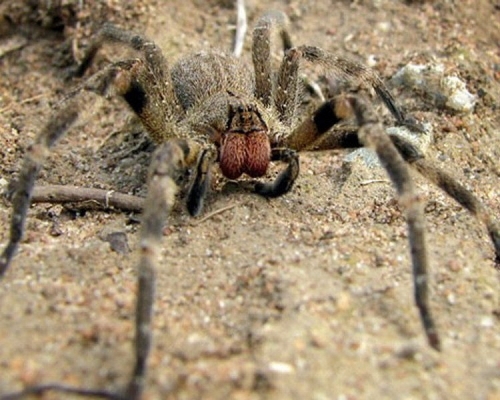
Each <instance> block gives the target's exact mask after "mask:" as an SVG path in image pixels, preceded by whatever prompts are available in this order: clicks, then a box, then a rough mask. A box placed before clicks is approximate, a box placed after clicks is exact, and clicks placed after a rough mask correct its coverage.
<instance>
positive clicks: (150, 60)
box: [0, 12, 500, 399]
mask: <svg viewBox="0 0 500 400" xmlns="http://www.w3.org/2000/svg"><path fill="white" fill-rule="evenodd" d="M286 21H287V19H286V17H285V15H284V14H282V13H279V12H272V13H267V14H265V15H264V16H263V17H262V18H261V19H260V20H259V21H258V23H257V25H256V27H255V29H254V31H253V47H252V55H253V68H254V71H253V74H252V72H251V71H250V69H249V68H248V67H247V66H246V65H244V64H243V63H242V62H241V61H240V60H239V59H236V58H234V57H233V56H231V55H228V54H225V53H221V52H214V51H205V52H200V53H196V54H193V55H189V56H187V57H184V58H182V59H181V60H180V61H179V62H178V63H176V64H175V65H173V66H172V67H170V66H169V64H168V62H167V60H166V59H165V58H164V57H163V55H162V53H161V51H160V49H159V48H158V47H157V45H156V44H155V43H153V42H151V41H149V40H147V39H146V38H144V37H142V36H140V35H136V34H133V33H131V32H128V31H126V30H123V29H120V28H117V27H115V26H110V25H106V26H104V27H103V28H102V30H101V31H100V32H99V34H98V36H97V38H96V40H95V41H94V43H93V45H92V46H91V47H90V49H89V51H88V53H87V54H86V56H85V57H84V60H83V62H82V63H81V65H80V66H79V67H78V69H77V71H76V74H77V75H79V76H82V75H83V74H84V73H85V71H86V70H87V69H88V67H89V66H90V64H91V63H92V61H93V59H94V57H95V55H96V53H97V51H98V50H99V48H100V47H101V46H102V45H103V44H104V43H107V42H117V43H121V44H124V45H126V46H129V47H130V48H132V49H133V50H135V51H136V52H137V53H138V54H139V55H140V56H141V57H140V58H134V59H128V60H125V61H119V62H115V63H112V64H111V65H109V66H107V67H106V68H105V69H103V70H102V71H100V72H98V73H96V74H95V75H93V76H92V77H90V78H89V79H87V80H86V81H85V82H84V83H83V84H82V85H81V86H80V87H79V88H78V89H76V90H74V91H73V92H72V93H71V94H70V95H69V96H68V97H67V99H65V101H64V102H63V103H62V105H61V107H60V109H59V110H58V111H57V112H56V113H55V115H54V116H53V117H52V118H51V119H50V121H49V123H48V124H47V125H46V126H45V127H44V128H43V129H42V131H41V133H40V134H39V135H38V137H37V139H36V140H35V143H34V144H33V145H32V146H31V147H30V148H29V149H28V153H27V155H26V158H25V161H24V164H23V167H22V169H21V171H20V174H19V176H18V178H17V181H16V184H15V193H14V195H13V208H14V209H13V214H12V221H11V230H10V240H9V243H8V244H7V246H6V248H5V250H4V251H3V254H2V256H1V258H0V276H1V275H3V274H4V273H5V271H6V270H7V268H8V266H9V265H10V263H11V261H12V258H13V256H14V254H15V252H16V249H17V247H18V245H19V242H20V240H21V238H22V236H23V230H24V226H25V222H26V214H27V210H28V208H29V205H30V199H31V196H32V192H33V187H34V182H35V179H36V176H37V173H38V171H39V170H40V168H41V167H42V165H43V163H44V160H45V158H46V157H47V155H48V153H49V151H50V148H51V147H52V146H53V145H54V144H55V142H56V141H57V140H58V139H59V138H60V137H61V136H62V135H64V134H65V133H66V132H67V131H68V130H69V129H70V128H71V126H72V125H73V124H74V123H75V121H76V120H77V118H78V116H79V109H80V107H79V102H78V99H79V96H78V95H79V94H80V93H82V91H91V92H95V93H97V94H99V95H102V96H108V95H111V94H116V95H119V96H121V97H123V98H124V99H125V101H126V102H127V103H128V104H129V106H130V107H131V109H132V110H133V111H134V112H135V113H136V114H137V116H138V117H139V118H140V120H141V121H142V123H143V125H144V127H145V129H146V130H147V132H148V133H149V134H150V136H151V137H152V139H153V140H154V141H155V142H157V143H158V148H157V150H156V151H155V152H154V154H153V156H152V161H151V166H150V170H149V177H148V194H147V198H146V200H145V205H144V210H143V214H142V230H141V241H140V261H139V278H138V298H137V308H136V325H135V329H136V336H135V368H134V370H133V372H132V377H131V379H130V381H129V384H128V386H127V388H125V390H124V391H123V393H113V392H108V391H105V390H103V391H101V390H91V389H79V388H73V387H67V386H62V385H46V386H43V385H42V386H35V387H31V388H28V389H26V390H25V391H23V392H21V393H19V394H17V395H14V397H10V398H16V397H15V396H17V397H22V396H23V395H26V394H30V393H31V394H32V393H40V392H43V391H45V390H60V391H65V392H71V393H75V394H84V395H90V396H96V397H104V398H112V399H137V398H140V396H141V393H142V389H143V384H144V379H145V374H146V364H147V359H148V353H149V349H150V345H151V318H152V309H153V302H154V287H155V270H156V268H155V264H156V253H157V252H158V250H159V247H160V245H161V239H162V229H163V226H164V223H165V220H166V218H167V216H168V214H169V212H170V209H171V208H172V205H173V203H174V201H175V194H176V192H177V190H178V185H179V184H180V181H181V178H183V177H185V176H186V171H187V170H190V171H191V172H192V181H191V183H190V188H189V191H188V194H187V208H188V210H189V212H190V214H192V215H198V214H199V213H200V212H201V211H202V207H203V201H204V199H205V196H206V193H207V190H208V187H209V181H210V175H211V169H212V165H213V164H214V163H218V164H219V166H220V169H221V171H222V174H223V175H224V176H225V177H227V178H229V179H237V178H239V177H240V176H242V175H244V174H246V175H248V176H250V177H251V178H260V177H262V176H264V175H265V174H266V171H267V169H268V166H269V164H270V163H271V162H274V161H281V162H283V163H284V164H285V165H286V167H285V168H284V169H283V171H282V172H281V173H280V174H279V175H278V176H277V177H276V178H275V179H274V181H272V182H262V181H258V180H256V181H250V189H251V190H252V191H254V192H255V193H258V194H260V195H262V196H266V197H277V196H282V195H284V194H286V193H287V192H288V191H290V190H291V188H292V186H293V184H294V182H295V181H296V179H297V177H298V175H299V156H298V152H299V151H301V150H326V149H339V148H356V147H361V146H368V147H371V148H373V149H374V150H375V151H376V153H377V155H378V157H379V159H380V161H381V163H382V165H383V166H384V168H385V169H386V170H387V173H388V174H389V176H390V178H391V180H392V182H393V184H394V186H395V187H396V190H397V192H398V195H399V198H400V204H401V206H402V207H403V208H404V209H405V212H406V219H407V224H408V231H409V242H410V248H411V256H412V266H413V279H414V286H415V301H416V305H417V307H418V310H419V312H420V317H421V320H422V324H423V326H424V330H425V333H426V335H427V339H428V342H429V344H430V346H432V347H433V348H435V349H436V350H439V349H440V340H439V336H438V333H437V330H436V327H435V324H434V321H433V318H432V316H431V312H430V310H429V306H428V293H427V286H428V285H427V280H428V276H427V270H428V259H427V251H426V244H425V232H424V221H423V219H424V218H423V208H422V205H421V201H420V200H419V197H418V196H417V194H416V193H415V188H414V184H413V183H412V180H411V179H410V173H409V168H408V165H411V166H413V167H414V168H415V169H416V170H417V171H418V172H420V173H421V174H422V175H424V176H425V177H427V178H428V179H429V180H431V181H432V182H434V183H435V184H436V185H438V186H439V187H440V188H442V189H443V190H444V191H445V192H446V193H448V194H449V195H450V196H451V197H453V198H454V199H455V200H456V201H457V202H458V203H460V204H461V205H462V206H464V207H465V208H466V209H468V210H469V211H470V212H471V213H472V214H473V215H475V216H476V217H477V218H478V219H479V220H480V221H482V222H483V223H484V224H485V225H486V228H487V230H488V233H489V235H490V237H491V239H492V241H493V245H494V247H495V252H496V257H497V260H500V228H499V225H498V224H497V222H495V220H494V219H493V218H492V217H491V215H490V213H489V212H488V210H487V209H486V207H485V206H483V205H482V203H481V202H480V201H479V200H478V199H477V198H476V197H475V196H474V195H473V194H472V193H470V192H469V191H468V190H466V189H465V188H464V187H463V186H461V185H460V184H459V183H458V182H456V181H455V180H454V179H453V178H452V177H451V176H449V175H447V174H446V173H444V172H442V171H441V170H440V169H438V168H437V167H436V166H434V165H433V163H432V162H431V161H429V160H426V159H425V158H424V156H423V154H422V153H421V152H420V151H419V150H418V149H417V148H416V147H415V146H414V145H412V144H410V143H409V142H408V141H406V140H404V139H402V138H400V137H397V136H388V135H387V134H386V133H385V132H384V130H383V128H382V125H381V123H380V122H379V121H378V118H377V116H376V115H375V114H374V112H373V111H372V109H371V107H369V105H368V104H367V102H366V101H365V100H363V99H362V98H361V97H360V96H358V95H352V94H350V95H341V96H337V97H335V98H333V99H330V100H328V101H325V102H324V103H323V104H322V105H321V106H320V107H319V108H317V110H316V111H315V112H314V113H313V114H312V115H310V116H306V117H305V118H299V116H298V115H297V114H298V108H299V100H300V95H299V92H300V90H299V89H300V79H299V69H300V65H301V63H302V62H304V61H307V62H310V63H317V64H321V65H323V66H324V67H325V68H326V70H327V71H328V72H334V73H336V74H338V75H341V76H343V77H345V78H349V79H355V80H360V81H363V82H364V83H366V84H369V85H370V86H371V87H373V89H374V90H375V92H376V93H377V94H378V96H379V97H380V99H381V100H382V101H383V102H384V104H385V105H386V106H387V108H388V109H389V110H390V112H391V113H392V115H393V116H394V118H395V119H396V122H397V123H398V124H405V125H410V126H413V127H415V126H416V124H414V123H412V122H411V119H410V118H407V117H406V115H405V114H404V113H403V112H402V111H401V109H400V108H399V107H398V106H397V105H396V103H395V100H394V99H393V97H392V96H391V94H390V93H389V91H388V90H387V88H386V86H385V85H384V83H383V82H382V81H381V79H380V78H379V77H378V76H377V75H376V73H375V72H374V71H372V70H371V69H369V68H367V67H364V66H362V65H360V64H358V63H356V62H352V61H349V60H347V59H345V58H342V57H339V56H336V55H333V54H330V53H327V52H325V51H323V50H322V49H320V48H317V47H312V46H299V47H293V46H292V43H291V40H290V36H289V34H288V32H287V30H286ZM274 30H277V31H278V32H279V34H280V35H281V38H282V41H283V45H284V48H285V55H284V57H283V60H282V61H281V65H280V67H279V70H278V71H277V72H273V71H272V69H271V61H270V47H271V33H272V31H274ZM352 115H354V116H355V119H356V121H357V125H358V128H357V129H355V130H347V131H346V130H344V131H340V130H332V129H331V128H332V127H333V126H334V125H336V124H337V123H338V122H340V121H341V120H344V119H345V118H349V117H351V116H352ZM246 186H249V185H248V182H247V185H246Z"/></svg>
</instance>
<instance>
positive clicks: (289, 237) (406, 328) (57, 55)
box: [0, 0, 500, 400]
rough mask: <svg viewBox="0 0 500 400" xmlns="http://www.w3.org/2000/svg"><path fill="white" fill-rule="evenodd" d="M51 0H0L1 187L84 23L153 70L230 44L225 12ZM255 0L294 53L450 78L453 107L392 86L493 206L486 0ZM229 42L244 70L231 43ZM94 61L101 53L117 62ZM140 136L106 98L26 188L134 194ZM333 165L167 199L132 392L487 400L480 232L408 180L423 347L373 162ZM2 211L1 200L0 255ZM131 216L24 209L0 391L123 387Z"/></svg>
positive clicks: (492, 330)
mask: <svg viewBox="0 0 500 400" xmlns="http://www.w3.org/2000/svg"><path fill="white" fill-rule="evenodd" d="M21 3H22V2H19V4H21ZM49 3H50V2H49ZM66 3H68V4H69V6H66V8H63V9H57V10H55V11H54V9H49V10H44V9H38V11H37V12H36V13H35V11H33V10H32V11H31V14H29V13H28V14H27V13H26V10H24V9H22V7H21V6H20V8H17V9H12V8H10V9H9V8H8V7H7V6H6V5H5V4H4V5H3V6H4V8H3V9H2V8H1V7H0V11H2V12H3V15H2V19H1V20H0V34H2V32H7V33H9V32H10V30H9V26H8V25H9V23H8V18H7V19H6V18H5V16H6V15H8V16H9V17H10V18H11V19H14V20H16V18H17V22H20V23H22V24H23V32H24V33H23V34H22V35H20V34H16V33H14V34H7V35H5V36H3V37H2V38H1V39H0V48H1V49H8V51H5V52H4V51H3V50H2V56H1V58H0V133H1V134H0V147H1V148H2V151H1V152H0V154H1V162H0V173H1V176H0V182H1V184H2V186H3V188H4V189H5V187H6V184H7V182H8V181H9V180H10V178H11V175H12V174H13V173H15V172H16V171H18V169H19V167H20V160H21V159H22V154H23V152H24V149H25V148H26V146H27V145H28V144H29V143H30V142H31V141H32V140H33V138H34V136H35V135H36V134H37V132H38V131H39V129H40V127H41V126H42V125H43V123H44V121H46V120H47V118H48V116H49V115H50V113H51V107H52V106H53V105H54V104H55V102H57V101H58V100H60V99H61V98H62V96H63V95H64V93H65V92H67V91H68V90H69V88H71V87H72V85H74V84H75V82H67V81H65V80H64V79H63V75H64V71H65V68H66V67H67V66H68V65H71V62H72V56H71V54H72V53H73V54H74V56H76V58H78V57H81V54H82V51H83V50H82V49H83V48H84V47H85V46H86V45H87V44H88V38H89V36H90V33H91V32H92V30H94V29H96V27H97V25H98V24H99V23H101V22H102V20H103V19H110V20H112V21H114V22H116V23H119V24H122V25H124V26H128V27H131V28H133V29H136V30H138V31H143V32H145V33H146V34H147V35H149V36H150V37H152V38H154V39H155V40H156V41H157V42H158V43H159V44H161V46H162V48H163V49H164V51H165V54H166V56H167V57H168V58H169V59H171V60H176V59H178V58H179V57H180V56H181V55H182V54H184V53H186V52H189V51H194V50H199V49H202V48H205V47H222V48H224V49H229V48H230V47H231V40H232V36H233V30H232V29H231V27H234V23H235V10H234V9H233V7H232V2H231V1H215V0H213V1H208V2H204V1H199V0H184V1H182V2H180V1H179V2H177V1H170V2H169V1H164V2H162V1H156V2H152V1H146V0H142V1H140V2H137V5H136V6H135V7H125V6H123V5H122V4H121V3H120V2H117V1H115V2H109V1H108V2H104V1H103V2H96V4H99V5H101V6H102V7H101V8H99V7H97V6H96V7H97V8H96V9H97V10H98V12H97V11H95V12H91V11H89V6H88V5H84V8H83V9H81V10H80V11H79V13H77V14H75V13H74V10H75V9H76V8H75V7H77V6H76V4H77V3H78V2H76V1H75V2H71V1H70V2H66ZM84 3H85V2H84ZM265 3H266V2H264V1H261V0H248V1H247V8H248V10H247V11H248V17H249V25H250V26H252V25H253V24H254V23H255V21H256V19H257V18H258V16H259V15H261V14H262V13H263V12H264V11H265V10H266V9H267V8H276V9H280V10H283V11H285V12H287V14H288V15H289V16H290V18H291V32H292V35H293V38H294V39H295V42H296V43H300V44H302V43H307V44H314V45H318V46H321V47H323V48H324V49H326V50H329V51H332V52H338V53H340V54H343V55H347V56H349V57H351V58H354V59H356V60H359V61H362V62H364V63H370V64H371V65H373V66H374V68H375V69H376V70H377V71H378V72H379V73H380V74H381V76H382V77H383V78H384V80H386V81H387V82H388V84H389V85H391V80H390V79H391V77H392V76H393V75H394V74H395V73H396V71H398V69H399V68H400V67H402V66H404V65H406V64H408V63H409V62H410V61H412V62H415V63H433V62H435V63H441V64H443V65H444V69H445V73H446V74H447V75H455V76H458V77H460V78H461V79H462V80H463V81H464V82H466V83H467V88H468V90H469V91H470V92H471V93H472V94H474V95H476V96H477V104H476V106H475V108H474V110H473V111H472V112H471V113H466V114H463V113H457V112H454V111H453V110H451V109H450V108H448V107H446V106H445V105H443V104H441V103H440V102H439V96H433V95H432V94H429V93H428V92H425V91H423V90H419V89H418V88H413V89H412V88H408V87H402V86H396V85H392V86H393V87H392V89H393V93H394V94H395V95H396V96H397V98H398V101H399V102H400V103H401V104H402V105H404V107H406V109H407V110H408V111H410V112H411V113H412V114H413V115H415V116H416V117H417V118H418V119H420V120H422V121H427V122H429V123H430V124H431V126H432V130H433V132H434V135H433V141H432V143H431V145H430V147H429V149H428V150H427V156H428V157H430V158H432V159H434V160H436V161H437V162H438V163H439V164H440V165H441V167H443V168H444V169H446V170H447V171H449V172H451V173H452V174H453V175H454V176H455V177H456V178H458V179H460V180H461V181H462V182H464V183H465V184H466V185H467V187H469V188H470V189H472V190H473V191H474V192H475V193H477V194H478V195H479V196H480V197H481V199H482V200H483V201H484V202H485V203H486V204H487V205H488V206H489V207H490V208H491V209H492V210H493V212H494V213H496V214H498V213H499V211H500V202H499V200H498V196H499V195H500V189H499V187H500V164H499V163H498V160H499V157H500V132H499V126H500V124H499V123H500V120H499V118H498V110H499V106H500V104H499V99H500V95H499V94H500V50H499V48H500V29H498V24H499V21H500V4H499V3H498V1H496V0H478V1H472V0H463V1H459V2H458V1H452V0H436V1H428V2H417V1H414V2H410V1H408V2H404V1H396V0H392V1H391V0H378V1H375V0H360V1H328V2H326V1H325V2H316V1H300V2H299V1H281V2H280V1H272V2H271V4H270V5H267V4H265ZM54 4H57V2H54ZM103 4H107V5H106V7H104V6H103ZM53 7H55V6H53ZM9 13H11V14H9ZM247 39H249V38H247ZM12 40H14V42H12ZM16 41H17V42H16ZM12 43H17V45H16V44H14V45H12ZM9 46H10V47H9ZM14 48H17V49H16V50H13V49H14ZM245 50H246V51H245V55H244V57H245V59H247V60H250V40H247V41H246V43H245ZM105 54H106V55H107V56H108V57H109V58H110V59H117V58H119V57H120V53H119V51H117V50H116V49H108V51H106V52H105ZM103 62H105V61H104V57H102V60H101V63H103ZM94 100H95V98H92V100H91V101H92V102H93V101H94ZM85 101H88V100H85ZM381 112H384V111H382V109H381ZM385 121H386V123H387V125H390V124H391V122H392V121H391V119H390V118H389V117H388V116H387V118H385ZM140 137H141V133H140V128H138V126H137V124H136V123H135V122H134V121H133V119H132V118H131V113H130V112H129V111H128V110H127V109H126V107H125V106H124V105H123V104H122V103H121V102H120V101H117V100H111V101H109V102H107V101H105V102H103V104H102V106H101V107H100V108H98V109H97V110H96V111H95V113H94V115H93V117H92V118H90V119H88V120H87V121H86V122H85V124H82V125H81V126H79V127H78V128H77V129H75V130H73V131H72V133H71V134H69V135H68V136H66V137H65V138H63V139H62V140H61V142H60V144H59V145H58V146H57V147H56V149H55V151H54V153H53V155H52V156H51V158H50V160H49V161H48V163H47V167H46V168H45V169H44V170H43V171H42V173H41V176H40V179H39V183H40V184H48V183H58V184H73V185H80V186H85V187H98V188H105V189H111V188H115V189H119V190H121V191H124V192H129V193H134V194H144V186H143V182H144V174H145V167H146V166H147V163H148V161H147V160H148V158H149V154H150V146H147V145H146V146H142V147H139V148H138V150H136V151H128V152H127V151H126V150H127V149H129V150H130V149H131V148H132V147H133V146H134V145H136V144H137V143H138V141H139V140H140ZM122 151H125V153H120V152H122ZM121 154H125V155H126V156H121ZM344 156H345V153H344V152H324V153H306V154H303V155H302V157H301V169H302V174H301V176H300V178H299V180H298V183H297V185H296V186H295V188H294V190H293V191H292V192H291V193H290V194H288V195H286V196H284V197H282V198H278V199H273V200H270V201H268V200H265V199H263V198H260V197H258V196H255V195H251V194H247V193H243V192H242V191H241V190H238V189H237V188H235V186H234V185H232V184H225V183H224V182H223V181H222V180H219V181H218V182H217V184H216V185H215V187H214V190H213V191H212V192H211V194H210V197H209V199H208V201H207V204H206V209H205V211H204V214H203V215H202V216H201V217H199V218H198V219H193V218H191V217H189V216H188V214H187V212H186V211H185V207H184V206H183V204H182V203H180V204H179V206H178V207H177V210H175V212H174V213H173V215H172V216H171V218H170V219H169V221H168V228H167V229H166V231H165V238H164V240H163V251H162V254H161V261H160V265H161V269H160V271H159V272H158V283H157V302H156V307H155V326H154V347H153V349H152V355H151V359H150V363H149V366H150V370H149V374H148V383H147V390H146V393H145V396H144V397H145V399H228V398H231V399H261V398H264V399H317V400H321V399H339V400H340V399H349V400H354V399H478V400H494V399H500V333H499V332H500V297H499V294H498V286H499V278H500V275H499V270H498V269H495V264H494V261H493V260H494V252H493V249H492V246H491V243H490V242H489V239H488V236H487V234H486V232H485V230H484V228H483V227H482V226H480V225H479V224H478V223H477V221H475V220H474V219H473V218H472V217H471V216H469V214H468V213H467V212H466V211H464V210H463V209H461V208H460V207H459V206H458V205H457V204H455V203H454V202H453V201H451V200H449V199H448V198H447V197H446V196H445V195H444V194H443V193H441V192H440V191H439V190H437V189H436V188H434V187H433V186H432V185H431V184H429V183H428V182H426V181H425V180H424V179H422V178H421V177H419V176H416V175H415V179H416V182H417V186H418V190H419V192H420V193H422V196H424V198H425V199H426V201H427V203H428V205H427V207H426V216H427V229H428V242H429V252H430V257H431V260H432V274H431V279H430V285H431V305H432V309H433V311H434V314H435V318H436V320H437V324H438V328H439V331H440V334H441V338H442V341H443V350H442V352H440V353H438V352H435V351H434V350H432V349H430V348H429V347H428V345H427V343H426V340H425V337H424V334H423V331H422V328H421V324H420V321H419V318H418V315H417V312H416V309H415V307H414V304H413V296H412V293H413V292H412V291H413V289H412V282H411V269H410V261H409V251H408V244H407V235H406V226H405V222H404V219H403V217H402V213H401V211H400V210H399V208H398V206H397V201H396V200H395V195H394V191H393V189H392V187H391V185H390V183H389V182H388V181H387V178H386V176H385V174H384V172H383V171H382V170H381V169H379V168H378V167H375V168H369V167H366V166H365V165H364V164H363V163H362V162H354V163H347V162H345V161H344ZM278 169H279V166H278V167H277V168H273V170H272V171H271V173H270V174H271V175H272V174H274V173H276V171H277V170H278ZM224 208H227V209H226V210H225V211H223V212H221V213H218V214H216V215H213V216H212V217H210V218H204V217H206V216H208V215H210V214H211V213H213V212H214V211H218V210H221V209H224ZM9 218H10V205H9V203H8V202H7V201H6V200H2V202H1V203H0V243H2V244H4V243H6V241H7V237H8V228H7V227H8V223H9ZM137 219H138V216H137V215H133V214H126V213H120V212H103V211H92V210H90V211H82V209H81V208H76V209H75V207H73V208H64V207H62V206H57V205H56V206H55V205H50V204H43V205H36V206H33V207H32V209H31V212H30V215H29V220H28V224H27V233H26V237H25V240H24V241H23V243H22V245H21V248H20V251H19V254H18V255H17V257H16V259H15V261H14V263H13V265H12V267H11V269H10V270H9V271H8V272H7V274H6V276H5V278H4V279H3V280H2V282H1V285H0V394H5V393H8V392H11V391H15V390H19V389H21V388H22V387H24V386H25V385H28V384H34V383H48V382H64V383H67V384H75V385H78V386H83V387H89V388H90V387H95V388H107V389H110V390H111V389H120V388H122V387H123V385H124V384H125V383H126V381H127V379H128V377H129V374H130V372H131V367H132V359H133V358H132V340H133V312H134V301H135V284H136V263H137V254H136V249H137V236H138V235H137V229H138V224H137ZM110 232H123V233H125V234H126V238H127V241H128V246H129V248H130V250H131V251H130V252H124V253H118V252H116V251H113V250H112V249H111V248H110V244H109V243H108V242H106V241H104V240H102V238H103V237H105V236H106V235H107V234H108V233H110ZM44 398H46V399H62V398H65V399H67V398H70V396H63V395H59V394H48V395H46V396H45V397H44Z"/></svg>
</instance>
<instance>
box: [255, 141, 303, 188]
mask: <svg viewBox="0 0 500 400" xmlns="http://www.w3.org/2000/svg"><path fill="white" fill-rule="evenodd" d="M271 160H272V161H283V162H286V163H288V166H287V167H286V168H285V169H284V170H283V171H281V172H280V174H279V175H278V176H277V177H276V179H275V180H274V181H273V182H269V183H268V182H256V183H255V186H254V187H253V191H254V192H255V193H258V194H260V195H261V196H265V197H279V196H282V195H284V194H285V193H287V192H289V191H290V189H291V188H292V186H293V184H294V182H295V180H296V179H297V177H298V176H299V155H298V154H297V152H296V151H294V150H291V149H289V148H274V149H272V151H271Z"/></svg>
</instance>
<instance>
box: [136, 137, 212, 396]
mask: <svg viewBox="0 0 500 400" xmlns="http://www.w3.org/2000/svg"><path fill="white" fill-rule="evenodd" d="M193 144H194V143H193V142H188V141H186V140H182V139H174V140H171V141H169V142H167V143H165V144H163V145H161V146H160V147H159V148H158V149H156V150H155V152H154V154H153V158H152V161H151V165H150V168H149V176H148V194H147V197H146V201H145V203H144V211H143V213H142V217H141V237H140V252H141V253H140V260H139V271H138V274H139V277H138V289H137V303H136V324H135V367H134V371H133V374H132V378H131V379H130V383H129V386H128V388H127V392H126V394H127V399H129V400H135V399H139V398H140V396H141V393H142V391H143V387H144V380H145V377H146V369H147V368H146V366H147V365H146V364H147V360H148V356H149V351H150V348H151V341H152V331H151V323H152V315H153V305H154V292H155V276H156V264H157V258H158V252H159V249H160V243H161V239H162V237H163V227H164V224H165V221H166V219H167V217H168V215H169V213H170V210H171V208H172V206H173V204H174V202H175V195H176V193H177V189H178V188H177V182H178V181H179V180H180V178H181V177H182V176H183V175H184V173H185V170H186V167H187V166H188V165H189V164H190V163H191V162H192V160H194V159H196V158H197V153H198V150H199V149H198V148H197V145H196V144H194V145H193ZM205 154H207V153H205ZM200 159H201V160H203V162H200V163H199V164H198V165H199V166H198V169H201V170H204V166H203V167H200V165H205V163H207V158H206V157H204V156H203V155H202V156H201V157H200ZM199 177H200V174H198V175H197V177H196V179H195V184H194V186H196V187H197V186H198V184H197V183H196V182H202V183H201V184H200V186H201V187H204V186H205V183H204V182H203V181H205V179H204V178H203V177H202V178H199ZM192 191H193V189H192ZM195 191H196V193H197V194H200V193H202V195H201V198H203V196H204V192H203V190H201V191H200V189H199V188H197V189H195ZM195 203H196V201H195Z"/></svg>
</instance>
